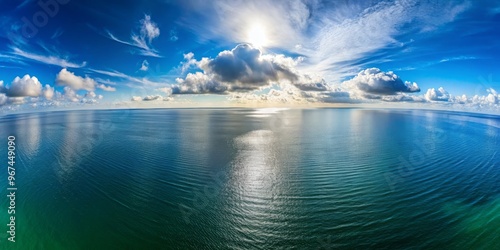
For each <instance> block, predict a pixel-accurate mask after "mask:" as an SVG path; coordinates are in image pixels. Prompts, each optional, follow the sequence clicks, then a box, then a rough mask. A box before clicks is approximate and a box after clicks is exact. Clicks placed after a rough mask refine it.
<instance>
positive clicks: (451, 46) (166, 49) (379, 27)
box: [0, 0, 500, 110]
mask: <svg viewBox="0 0 500 250" xmlns="http://www.w3.org/2000/svg"><path fill="white" fill-rule="evenodd" d="M0 5H1V8H0V12H1V15H0V81H1V82H0V83H1V84H0V105H1V109H3V110H16V109H20V108H23V109H26V108H28V109H29V108H30V107H31V108H33V107H36V108H40V107H49V106H65V105H71V104H78V105H81V104H85V105H87V104H88V105H98V104H99V105H108V106H112V105H116V104H117V103H124V102H126V103H128V102H130V103H134V105H141V103H144V102H154V103H155V105H159V106H161V105H164V106H169V105H171V104H173V103H176V102H183V101H185V100H186V99H188V100H189V103H193V102H195V103H203V102H210V103H213V102H224V103H229V105H231V104H232V103H233V104H234V103H243V104H247V105H252V104H256V103H261V104H262V103H268V104H269V105H272V104H273V103H279V104H280V105H288V104H290V105H292V104H308V103H315V104H329V103H344V104H345V103H368V104H371V103H390V104H391V105H394V106H397V105H400V103H419V104H423V105H427V104H428V105H436V104H439V105H448V106H449V107H452V108H456V107H459V106H464V107H469V108H474V109H479V110H480V109H493V110H498V106H499V100H500V95H499V94H498V92H497V90H500V74H499V73H500V64H499V63H497V62H498V59H499V58H500V43H498V41H499V40H500V1H486V0H480V1H440V0H422V1H416V0H395V1H355V0H344V1H320V0H302V1H299V0H297V1H280V2H276V1H266V0H260V1H229V0H217V1H201V0H187V1H168V0H153V1H130V0H123V1H90V0H88V1H79V0H45V1H44V0H41V1H34V0H24V1H5V0H2V1H1V2H0ZM27 75H28V76H27ZM464 95H465V96H464Z"/></svg>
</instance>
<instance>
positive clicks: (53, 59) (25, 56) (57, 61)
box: [11, 47, 87, 68]
mask: <svg viewBox="0 0 500 250" xmlns="http://www.w3.org/2000/svg"><path fill="white" fill-rule="evenodd" d="M11 54H12V55H13V56H14V57H16V58H18V59H22V60H31V61H35V62H38V63H43V64H49V65H56V66H60V67H63V68H83V67H85V66H86V65H87V62H85V61H84V62H81V63H75V62H71V61H69V60H68V59H67V58H61V57H59V56H56V55H42V54H38V53H34V52H28V51H25V50H22V49H20V48H17V47H12V52H11Z"/></svg>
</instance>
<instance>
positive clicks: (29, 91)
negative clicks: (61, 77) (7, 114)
mask: <svg viewBox="0 0 500 250" xmlns="http://www.w3.org/2000/svg"><path fill="white" fill-rule="evenodd" d="M41 93H42V84H41V83H40V81H38V78H36V77H34V76H33V77H31V76H30V75H25V76H24V77H23V78H20V77H19V76H17V77H16V78H15V79H14V81H12V83H11V84H10V87H9V88H8V89H7V95H8V96H9V97H23V96H32V97H37V96H39V95H40V94H41Z"/></svg>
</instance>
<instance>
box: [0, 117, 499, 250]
mask: <svg viewBox="0 0 500 250" xmlns="http://www.w3.org/2000/svg"><path fill="white" fill-rule="evenodd" d="M10 135H14V136H15V137H16V141H15V142H16V146H17V148H16V154H17V155H16V157H17V158H16V163H15V166H16V169H17V171H16V186H17V187H18V191H17V196H16V243H9V242H7V240H6V238H7V233H6V231H7V230H8V228H7V226H5V225H6V224H7V223H8V222H9V221H8V214H7V208H8V202H7V198H6V195H7V194H8V193H7V164H6V163H7V137H8V136H10ZM0 143H2V144H4V145H0V162H2V164H0V167H1V168H2V169H0V192H1V194H2V195H1V197H2V198H1V204H0V218H1V219H0V225H4V226H0V229H1V230H0V241H1V242H0V249H337V248H340V249H342V248H362V249H370V248H378V249H380V248H386V249H445V248H446V249H494V248H495V247H498V246H500V153H499V152H498V151H499V149H500V118H499V117H498V116H486V115H476V114H463V113H454V112H438V111H404V110H399V111H398V110H392V111H391V110H365V109H290V110H279V109H260V110H252V109H156V110H101V111H66V112H45V113H34V114H17V115H7V116H3V117H1V118H0ZM2 157H3V159H1V158H2ZM497 249H498V248H497Z"/></svg>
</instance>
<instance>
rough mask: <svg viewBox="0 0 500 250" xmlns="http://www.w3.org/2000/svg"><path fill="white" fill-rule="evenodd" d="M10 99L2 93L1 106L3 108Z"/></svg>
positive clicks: (0, 97) (0, 96)
mask: <svg viewBox="0 0 500 250" xmlns="http://www.w3.org/2000/svg"><path fill="white" fill-rule="evenodd" d="M8 99H9V98H8V97H7V96H6V95H5V94H4V93H0V106H2V105H4V104H5V103H7V100H8Z"/></svg>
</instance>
